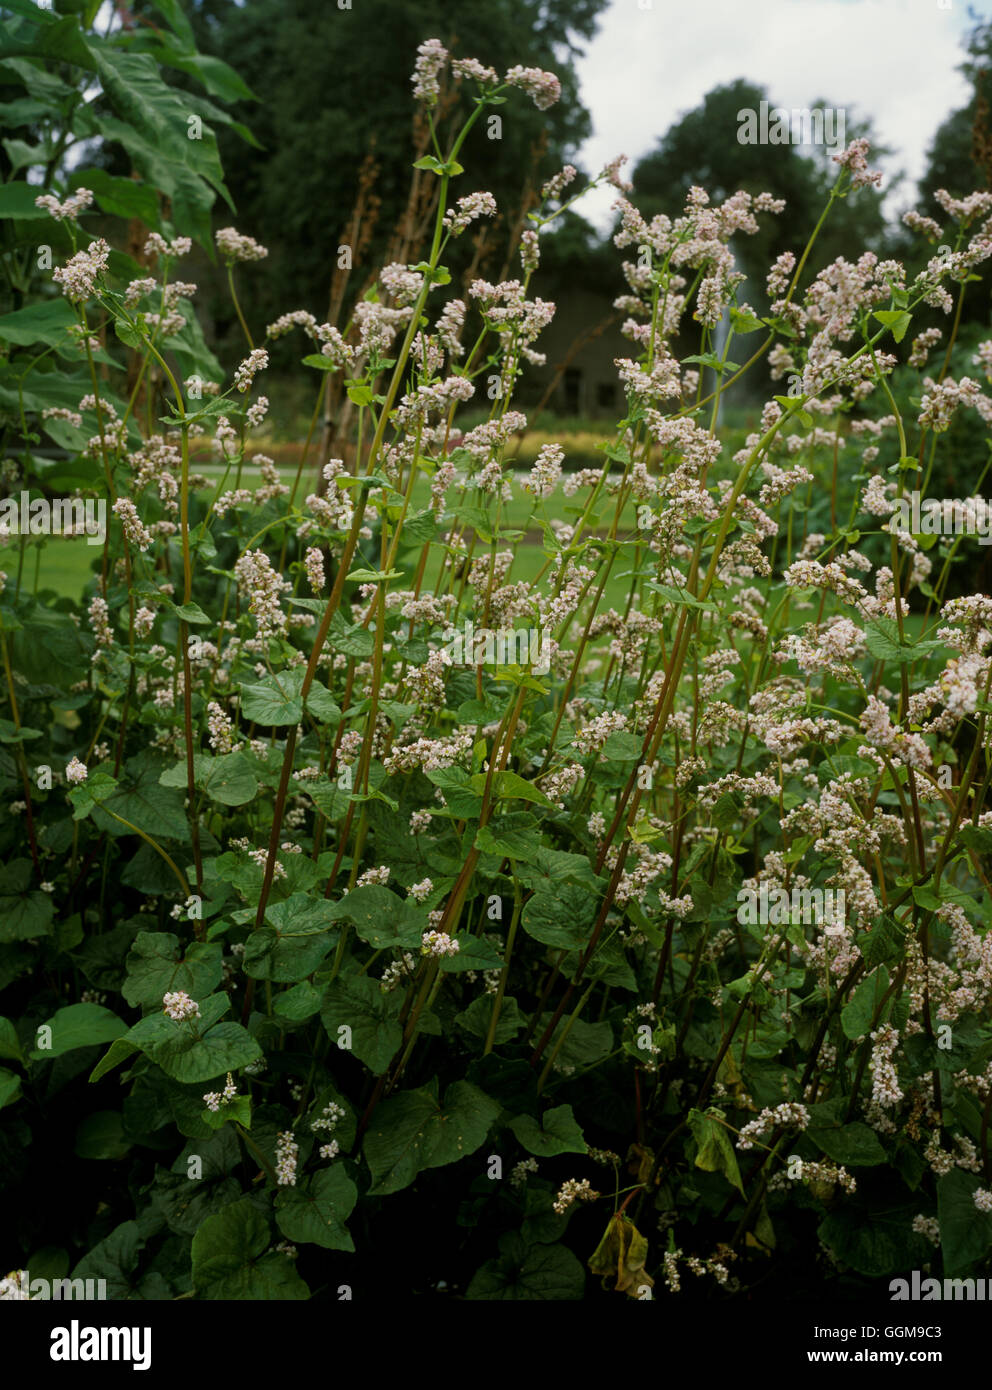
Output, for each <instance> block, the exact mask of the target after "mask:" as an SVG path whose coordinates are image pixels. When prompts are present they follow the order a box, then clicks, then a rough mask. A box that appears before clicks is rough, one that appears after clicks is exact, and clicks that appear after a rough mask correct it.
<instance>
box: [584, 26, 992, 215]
mask: <svg viewBox="0 0 992 1390" xmlns="http://www.w3.org/2000/svg"><path fill="white" fill-rule="evenodd" d="M943 3H947V0H943ZM649 6H650V7H649ZM968 8H969V7H968V6H966V4H965V3H964V0H951V6H950V8H948V9H944V8H942V4H941V0H610V3H609V5H608V6H607V8H606V9H605V10H603V12H602V15H601V17H600V23H599V32H598V34H597V35H596V37H595V38H594V39H593V40H592V41H591V42H590V43H589V44H588V46H587V49H586V53H585V56H584V57H582V58H581V59H580V60H579V62H578V72H579V77H580V81H581V90H582V97H583V100H584V102H585V104H586V106H587V108H588V109H589V111H590V113H591V115H592V122H593V134H592V137H591V138H590V139H589V140H588V141H587V142H586V143H585V144H584V145H583V147H582V149H581V151H580V158H581V160H582V163H583V165H584V167H585V168H586V169H587V170H589V171H590V172H593V173H594V172H596V171H597V170H599V169H601V168H602V167H603V165H604V164H605V163H606V162H607V161H608V160H610V159H612V158H613V157H614V156H615V155H617V154H626V155H628V156H629V157H630V161H631V164H633V162H634V161H635V160H636V159H637V158H638V156H640V155H642V154H645V153H647V151H648V150H650V149H652V148H653V147H654V145H655V143H656V140H657V138H658V137H659V136H660V135H662V134H663V133H664V131H665V130H667V129H668V127H669V126H670V125H671V124H672V123H673V122H674V121H675V120H677V119H678V117H679V116H680V115H681V114H683V113H684V112H686V111H689V110H691V109H692V108H693V107H694V106H697V105H698V104H699V103H700V101H701V100H702V98H703V97H704V96H705V94H706V93H707V92H708V91H709V90H710V89H711V88H712V87H715V86H717V85H718V84H720V83H725V82H730V81H733V79H734V78H737V77H743V78H746V79H747V80H749V81H752V82H755V83H758V84H759V85H762V86H764V87H766V88H767V90H768V94H769V99H770V100H771V101H772V102H773V103H774V104H776V105H778V106H782V107H787V108H789V109H791V108H794V107H795V108H802V107H804V106H808V105H809V103H810V102H812V101H815V100H817V99H822V100H823V101H824V102H825V103H826V104H827V105H829V106H832V107H834V108H837V109H845V110H846V111H848V112H849V113H850V115H851V116H853V115H855V114H856V115H858V116H866V115H868V116H871V117H873V118H874V121H875V130H876V131H877V133H878V136H879V139H880V140H882V141H883V142H884V143H885V144H887V145H890V146H891V147H892V148H893V150H894V151H895V153H894V155H893V157H892V158H891V159H890V160H889V161H887V162H883V163H882V164H881V167H882V168H883V169H885V170H886V172H887V174H889V175H890V176H891V174H892V173H894V172H895V171H896V170H898V169H902V170H904V171H905V172H906V174H907V175H908V179H907V181H906V182H905V183H904V184H903V185H902V187H901V188H900V189H899V190H898V192H897V193H896V194H895V195H894V201H895V203H897V204H898V206H899V207H900V208H902V207H906V206H909V205H911V203H912V199H913V193H914V191H915V180H916V179H917V178H919V176H920V175H921V174H922V172H923V169H924V167H925V163H926V151H927V147H928V145H929V144H930V141H931V140H932V138H933V134H934V132H935V130H936V129H937V127H938V126H939V125H940V123H941V121H942V120H943V119H944V117H945V116H947V115H948V114H949V113H950V112H951V111H953V110H955V109H957V108H959V107H961V106H963V105H964V104H965V103H966V102H967V101H968V98H969V96H970V88H969V84H968V83H967V82H966V80H965V79H964V77H963V76H962V75H961V74H960V73H959V72H958V71H957V68H958V65H959V64H960V62H961V61H962V58H963V57H964V38H965V36H966V35H967V33H968V32H969V30H970V27H971V26H970V24H969V18H968ZM970 9H971V10H972V12H973V13H975V12H977V13H978V15H979V16H981V17H984V18H987V17H989V16H990V15H992V0H978V3H977V4H975V3H973V4H972V5H971V6H970ZM848 119H850V116H849V117H848ZM728 138H730V139H736V130H735V131H731V132H729V136H728ZM629 168H630V165H628V166H627V169H628V171H629ZM887 182H888V180H887ZM885 186H886V185H883V187H885ZM951 191H952V192H954V193H957V194H962V193H965V192H970V191H971V190H966V189H952V190H951ZM615 196H616V194H615V193H614V192H613V191H612V190H597V192H595V193H593V194H591V195H590V197H589V198H588V199H584V200H583V202H582V204H581V207H580V211H582V212H583V214H584V215H585V216H586V217H588V218H589V219H590V221H593V222H595V223H596V224H597V225H598V226H600V227H601V228H604V229H605V228H606V227H609V225H610V222H611V218H610V215H609V207H610V204H611V202H612V201H613V198H614V197H615ZM896 210H897V209H896V207H894V206H890V207H889V209H888V211H889V213H890V215H894V213H895V212H896Z"/></svg>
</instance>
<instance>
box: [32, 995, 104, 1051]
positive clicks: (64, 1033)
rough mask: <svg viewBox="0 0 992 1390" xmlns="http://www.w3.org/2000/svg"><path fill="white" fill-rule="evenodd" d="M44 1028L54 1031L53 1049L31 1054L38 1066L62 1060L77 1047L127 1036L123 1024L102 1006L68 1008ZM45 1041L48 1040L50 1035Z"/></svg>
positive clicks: (55, 1015) (90, 1045)
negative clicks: (63, 1055) (40, 1062)
mask: <svg viewBox="0 0 992 1390" xmlns="http://www.w3.org/2000/svg"><path fill="white" fill-rule="evenodd" d="M42 1026H43V1027H46V1028H51V1030H52V1032H51V1046H50V1047H48V1046H46V1047H42V1048H37V1047H36V1048H35V1049H34V1050H33V1051H32V1052H31V1054H30V1055H31V1059H32V1061H35V1062H38V1061H42V1062H44V1061H47V1060H48V1059H49V1058H51V1057H61V1055H62V1053H63V1052H72V1051H73V1050H74V1049H75V1048H77V1047H93V1046H94V1044H96V1043H105V1042H112V1041H113V1040H114V1038H119V1037H121V1036H122V1035H123V1034H124V1033H126V1032H127V1024H126V1023H125V1022H124V1020H123V1019H120V1018H118V1017H117V1015H116V1014H115V1013H111V1011H110V1010H109V1009H105V1008H104V1007H103V1005H102V1004H67V1005H66V1007H65V1008H64V1009H59V1010H58V1012H57V1013H55V1014H53V1015H52V1017H51V1018H50V1019H49V1020H48V1022H47V1024H43V1025H42ZM35 1037H36V1038H37V1034H36V1035H35ZM43 1038H47V1034H46V1035H43Z"/></svg>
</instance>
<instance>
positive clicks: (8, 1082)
mask: <svg viewBox="0 0 992 1390" xmlns="http://www.w3.org/2000/svg"><path fill="white" fill-rule="evenodd" d="M20 1094H21V1078H20V1077H19V1076H18V1075H17V1073H16V1072H14V1071H10V1070H9V1069H8V1068H7V1067H0V1110H3V1108H4V1107H5V1106H7V1105H13V1104H14V1101H15V1100H18V1099H19V1098H20Z"/></svg>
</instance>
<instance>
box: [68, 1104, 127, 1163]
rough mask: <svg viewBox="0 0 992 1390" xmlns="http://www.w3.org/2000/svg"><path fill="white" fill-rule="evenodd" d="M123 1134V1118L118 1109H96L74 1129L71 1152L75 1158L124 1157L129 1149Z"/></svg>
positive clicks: (113, 1158) (112, 1158) (114, 1158)
mask: <svg viewBox="0 0 992 1390" xmlns="http://www.w3.org/2000/svg"><path fill="white" fill-rule="evenodd" d="M131 1147H132V1145H131V1141H130V1139H127V1138H125V1136H124V1119H123V1116H122V1115H121V1112H120V1111H119V1110H97V1111H95V1112H94V1113H93V1114H92V1115H87V1116H86V1118H85V1119H84V1120H82V1121H81V1122H80V1124H79V1127H78V1129H77V1130H76V1142H75V1145H74V1147H73V1153H75V1155H76V1157H77V1158H109V1159H111V1160H116V1159H120V1158H124V1157H125V1155H126V1154H127V1153H128V1152H129V1150H130V1149H131Z"/></svg>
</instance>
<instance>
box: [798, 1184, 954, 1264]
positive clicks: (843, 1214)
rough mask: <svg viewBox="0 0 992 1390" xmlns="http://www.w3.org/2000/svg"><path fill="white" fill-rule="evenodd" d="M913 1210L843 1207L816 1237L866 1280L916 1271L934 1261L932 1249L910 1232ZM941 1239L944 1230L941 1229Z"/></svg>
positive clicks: (884, 1206)
mask: <svg viewBox="0 0 992 1390" xmlns="http://www.w3.org/2000/svg"><path fill="white" fill-rule="evenodd" d="M918 1211H919V1204H918V1202H917V1203H916V1204H915V1205H913V1206H898V1205H896V1204H894V1203H893V1204H890V1203H878V1202H876V1203H875V1204H874V1205H872V1206H870V1207H869V1206H867V1205H866V1204H864V1203H862V1202H857V1203H852V1202H850V1200H849V1199H848V1200H845V1203H844V1205H843V1206H842V1207H840V1208H839V1209H838V1210H837V1211H833V1212H831V1213H830V1215H829V1216H828V1217H827V1218H826V1219H825V1220H824V1221H822V1222H821V1223H820V1227H819V1230H818V1232H817V1234H818V1235H819V1237H820V1239H821V1240H822V1241H823V1243H824V1245H826V1246H827V1248H828V1249H829V1250H831V1251H832V1252H833V1254H834V1255H835V1256H836V1257H837V1259H838V1260H841V1261H842V1262H843V1263H844V1264H846V1265H850V1267H851V1268H852V1269H854V1270H856V1271H857V1272H858V1274H863V1275H865V1276H866V1277H867V1278H869V1279H883V1278H885V1277H886V1276H888V1275H894V1274H902V1273H903V1272H905V1271H906V1270H908V1269H919V1268H920V1266H921V1265H923V1264H924V1263H926V1262H928V1261H929V1260H931V1259H932V1258H933V1246H932V1245H931V1244H930V1242H929V1241H928V1240H927V1239H926V1237H925V1236H921V1235H918V1234H917V1233H916V1232H915V1231H914V1230H913V1217H914V1215H915V1214H916V1213H917V1212H918ZM941 1236H943V1228H941Z"/></svg>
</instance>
